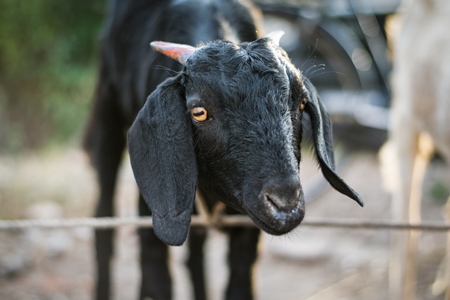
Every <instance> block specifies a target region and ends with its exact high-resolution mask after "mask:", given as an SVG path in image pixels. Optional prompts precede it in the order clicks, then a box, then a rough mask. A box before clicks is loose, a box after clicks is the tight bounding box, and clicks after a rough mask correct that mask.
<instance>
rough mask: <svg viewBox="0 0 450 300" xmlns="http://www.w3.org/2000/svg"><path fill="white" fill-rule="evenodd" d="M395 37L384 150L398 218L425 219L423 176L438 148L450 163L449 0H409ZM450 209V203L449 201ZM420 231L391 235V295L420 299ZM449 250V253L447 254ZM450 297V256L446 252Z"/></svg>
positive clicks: (398, 297) (396, 217) (383, 155)
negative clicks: (392, 174)
mask: <svg viewBox="0 0 450 300" xmlns="http://www.w3.org/2000/svg"><path fill="white" fill-rule="evenodd" d="M403 10H404V11H403V24H402V29H401V31H400V34H399V36H398V38H397V39H396V40H395V42H394V72H393V80H392V84H393V105H392V109H391V116H390V118H391V130H390V137H389V143H388V145H387V146H385V147H384V148H383V150H382V152H381V154H382V158H383V159H384V160H385V164H386V163H388V162H389V163H390V164H391V165H394V167H396V168H395V169H396V171H397V177H398V178H399V180H400V181H399V182H397V183H396V186H395V187H390V188H391V189H393V201H392V206H393V207H392V208H393V209H392V213H393V218H394V219H396V220H397V221H400V220H407V221H409V222H413V223H415V222H420V219H421V216H420V202H421V197H422V195H421V193H422V184H423V178H424V175H425V171H426V167H427V165H428V162H429V160H430V158H431V155H432V153H433V150H434V149H433V148H434V147H436V150H437V151H438V152H440V153H441V154H442V155H443V157H444V159H445V160H446V161H447V163H449V164H450V101H449V100H450V99H449V95H450V56H449V53H450V39H449V38H448V28H450V18H449V15H450V3H449V2H448V1H441V0H417V1H405V3H404V6H403ZM449 209H450V206H449ZM418 239H419V233H418V232H411V233H409V234H404V233H398V234H396V235H394V236H393V238H392V254H391V255H392V257H391V267H390V269H391V270H390V277H391V279H390V294H391V296H390V299H405V300H406V299H408V300H411V299H415V288H414V286H415V280H416V275H415V274H416V271H415V251H416V249H417V243H418ZM447 256H448V255H447ZM447 260H448V262H447V275H446V276H447V277H446V279H445V281H446V283H445V284H444V286H446V287H447V298H446V299H450V287H449V286H450V258H447Z"/></svg>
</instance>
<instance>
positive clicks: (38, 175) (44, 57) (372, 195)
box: [0, 0, 450, 300]
mask: <svg viewBox="0 0 450 300" xmlns="http://www.w3.org/2000/svg"><path fill="white" fill-rule="evenodd" d="M257 4H258V6H260V8H261V9H262V10H263V13H264V21H265V26H266V31H271V30H276V29H283V30H284V31H285V32H286V34H285V36H284V37H283V39H282V40H281V46H282V47H283V48H284V49H285V50H286V51H287V52H288V53H289V55H290V57H291V59H292V60H293V62H294V63H295V64H296V65H297V66H298V67H299V68H300V69H301V70H302V71H303V72H304V73H305V74H306V75H307V76H308V77H310V78H311V79H312V81H313V83H314V84H315V85H316V87H317V88H318V89H319V94H320V96H321V99H322V101H323V102H324V103H325V106H326V107H327V109H328V111H329V112H330V114H331V116H332V119H333V122H334V131H335V142H336V149H337V150H336V151H337V152H336V155H337V157H338V167H339V171H338V172H339V173H340V174H341V175H342V177H343V178H345V179H346V181H347V182H348V183H349V184H350V185H351V186H352V187H353V188H354V189H355V190H357V191H358V192H359V193H360V194H361V195H362V197H363V198H364V200H365V203H366V207H365V208H364V209H361V208H359V207H357V206H356V205H355V204H354V203H353V202H351V201H349V200H346V199H345V198H344V197H343V196H340V195H338V194H337V193H335V192H333V191H330V190H329V189H328V188H327V186H326V185H323V184H322V183H321V180H320V177H321V175H320V174H319V173H318V171H317V166H316V163H315V162H314V161H313V160H312V159H311V157H308V155H306V157H305V161H304V162H302V181H303V182H304V184H305V190H306V194H307V197H308V199H311V201H310V203H308V208H307V214H308V216H310V217H321V218H327V217H333V218H336V217H338V218H339V217H342V218H361V219H367V220H388V219H389V207H390V197H389V195H388V193H387V192H385V191H384V189H383V179H382V177H383V176H382V173H381V171H380V166H379V161H378V158H377V153H378V150H379V148H380V147H381V145H382V144H383V143H384V142H385V140H386V138H387V129H388V115H389V107H390V102H391V88H390V84H389V76H390V73H391V69H392V56H391V55H392V52H391V49H390V46H389V45H390V39H392V38H393V36H394V35H395V32H396V30H397V29H396V28H397V20H396V16H395V13H396V10H397V8H398V6H399V4H400V3H399V1H397V0H383V1H380V0H365V1H361V0H321V1H314V0H309V1H308V0H291V1H289V0H278V1H276V0H271V1H268V0H267V1H266V0H260V1H258V2H257ZM106 11H107V1H106V0H97V1H87V0H65V1H58V0H22V1H15V0H0V219H3V220H8V219H21V218H60V217H88V216H91V215H92V213H93V207H94V202H95V199H96V195H97V191H96V186H95V177H94V175H93V173H92V171H91V169H90V166H89V161H88V159H87V157H86V156H85V155H84V153H83V152H82V151H81V149H80V148H81V147H80V145H81V135H82V132H83V129H84V125H85V122H86V118H87V115H88V112H89V109H90V107H91V101H92V98H93V90H94V86H95V84H96V76H97V67H98V58H99V56H98V54H99V53H98V50H99V37H100V33H101V27H102V24H103V20H104V17H105V14H106ZM309 156H311V155H309ZM123 165H124V166H123V167H122V171H121V173H120V175H119V176H120V185H119V188H118V195H117V199H116V200H117V211H118V214H119V215H120V216H133V215H136V208H137V205H136V202H137V201H136V200H137V190H136V187H135V183H134V178H133V175H132V173H131V170H130V168H129V164H128V163H127V162H126V163H124V164H123ZM448 182H450V174H449V172H448V168H447V167H446V166H445V165H444V164H443V163H442V161H441V160H439V159H438V158H437V159H435V160H433V162H432V164H431V168H430V170H429V171H428V173H427V176H426V183H425V188H424V193H425V196H424V208H423V210H424V219H427V218H428V219H432V220H441V219H442V215H441V207H442V204H443V203H445V200H446V198H447V196H448V194H449V193H450V191H449V187H448V185H447V183H448ZM307 218H308V217H307ZM389 233H390V232H389V231H387V230H384V231H371V230H356V231H355V230H348V229H347V230H343V229H330V228H327V229H325V228H307V227H301V228H299V229H297V230H295V231H294V232H293V233H292V234H289V235H288V236H287V237H281V238H274V237H270V236H264V238H263V242H262V245H261V258H260V264H259V267H258V269H257V272H256V279H257V281H258V284H257V295H258V298H257V299H263V300H264V299H267V300H270V299H286V300H289V299H306V300H319V299H347V300H352V299H355V300H356V299H374V300H375V299H377V300H379V299H386V297H387V262H388V244H389ZM117 240H118V241H117V248H118V250H117V252H116V262H115V265H116V267H115V271H116V272H115V279H114V282H115V284H114V294H115V297H116V299H136V298H137V296H136V295H137V286H138V281H139V274H138V271H137V240H136V236H135V234H134V228H131V227H124V228H121V229H120V230H119V232H118V239H117ZM423 241H424V242H423V243H421V245H420V247H421V248H420V249H419V250H420V253H421V254H422V255H421V258H420V261H419V269H420V277H419V278H418V283H417V286H418V293H419V295H420V297H419V298H418V299H430V300H438V299H444V298H443V295H442V294H439V293H436V292H433V291H432V289H431V285H432V284H433V282H434V276H435V274H436V272H437V271H438V269H439V264H440V261H441V259H442V257H443V255H444V253H445V247H444V246H445V234H444V233H425V234H424V235H423ZM225 244H226V237H224V236H223V235H222V234H221V233H220V232H217V231H212V232H211V239H210V241H209V243H208V245H207V247H208V251H209V252H208V253H209V254H208V261H209V266H208V273H209V274H210V276H208V277H209V278H211V279H210V282H209V284H210V286H211V287H210V291H209V293H210V295H211V299H221V297H220V294H221V293H222V291H223V286H224V284H225V282H226V276H227V271H226V268H225V257H224V256H225V253H224V251H225V250H223V249H225V248H226V246H225ZM91 248H92V232H91V231H90V230H88V229H83V228H81V229H73V230H57V229H55V230H29V231H8V232H6V231H0V299H90V296H91V294H92V289H93V284H94V282H93V272H94V270H93V257H92V254H93V251H92V249H91ZM172 256H173V264H172V269H173V272H174V274H175V284H176V293H175V294H176V299H191V298H192V296H191V292H192V291H191V290H190V288H189V284H188V282H187V275H186V274H187V273H186V270H185V269H184V266H183V260H184V256H185V250H184V248H183V247H181V248H176V249H173V250H172Z"/></svg>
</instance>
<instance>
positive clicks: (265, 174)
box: [85, 0, 362, 300]
mask: <svg viewBox="0 0 450 300" xmlns="http://www.w3.org/2000/svg"><path fill="white" fill-rule="evenodd" d="M243 3H245V1H238V0H236V1H234V0H229V1H226V0H210V1H205V0H193V1H187V0H174V1H149V0H134V1H117V2H116V3H115V4H114V5H113V6H112V8H113V10H112V17H111V19H110V22H109V24H108V26H107V30H106V34H105V36H104V40H103V47H102V64H101V72H100V82H99V84H98V88H97V94H96V102H95V107H94V110H93V114H92V117H91V120H90V123H89V126H88V131H87V135H86V139H85V145H86V148H87V150H88V151H89V153H90V154H91V157H92V159H93V162H94V166H95V168H96V170H97V172H98V179H99V184H100V200H99V203H98V207H97V212H96V215H97V216H110V215H112V214H113V204H112V202H113V201H112V198H113V192H114V187H115V181H116V174H117V169H118V166H119V163H120V160H121V156H122V152H123V150H124V147H125V141H126V136H125V132H126V129H127V128H128V127H130V125H131V123H132V122H133V120H134V119H135V117H136V115H137V113H138V111H139V109H141V108H142V109H141V110H140V112H139V114H138V115H137V117H136V120H134V123H133V125H132V126H131V129H130V131H129V135H128V140H129V142H128V143H129V151H130V158H131V163H132V167H133V171H134V174H135V177H136V181H137V183H138V186H139V188H140V190H141V194H142V196H143V197H142V196H141V197H140V202H139V212H140V214H141V215H150V214H152V216H153V224H154V230H149V229H140V230H139V234H140V240H141V271H142V284H141V292H140V298H141V299H143V298H145V297H151V298H152V299H170V298H171V279H170V275H169V270H168V267H167V252H168V249H167V246H166V245H165V244H169V245H181V244H182V243H183V242H184V241H185V240H186V238H187V236H188V231H189V224H190V219H191V213H193V212H194V208H193V202H194V197H195V190H196V188H198V189H199V190H200V192H201V194H202V195H203V196H204V198H205V199H206V202H207V205H208V208H209V209H212V207H213V206H214V205H215V203H216V202H217V201H218V199H220V200H222V201H223V202H225V203H226V204H228V208H227V212H228V213H244V214H248V215H249V216H250V217H251V218H252V219H253V220H254V222H255V223H256V224H257V225H258V227H260V228H261V229H263V230H264V231H266V232H268V233H270V234H275V235H280V234H284V233H287V232H289V231H290V230H292V229H294V228H295V227H296V226H298V225H299V224H300V222H301V221H302V219H303V216H304V199H303V192H302V188H301V185H300V179H299V162H300V148H299V146H300V142H301V138H302V131H303V130H306V129H308V128H309V129H311V130H312V135H313V141H314V145H315V149H316V154H317V158H318V161H319V164H320V166H321V168H322V171H323V174H324V176H325V177H326V179H327V180H328V181H329V182H330V183H331V185H332V186H333V187H334V188H336V189H337V190H338V191H340V192H342V193H344V194H346V195H348V196H349V197H351V198H353V199H355V200H356V201H358V203H360V204H362V202H361V200H360V198H359V196H358V195H357V194H356V193H355V192H354V191H353V190H352V189H351V188H350V187H348V186H347V185H346V184H345V183H344V182H343V181H342V179H340V178H339V177H338V176H337V175H336V174H335V173H334V171H333V169H334V162H333V149H332V140H331V131H330V121H329V119H328V117H327V115H326V113H325V111H324V109H323V106H322V104H321V103H320V101H319V99H318V97H317V94H316V91H315V89H314V87H313V86H312V85H311V84H310V82H309V81H308V80H307V79H305V78H303V77H302V76H301V74H300V72H299V71H298V70H297V69H296V68H295V67H294V66H293V65H292V64H291V62H290V61H289V59H288V57H287V55H286V53H285V52H284V51H283V50H282V49H281V48H280V47H278V45H277V43H276V38H261V39H258V36H257V28H258V27H257V25H256V17H255V14H254V13H253V8H252V7H251V6H250V5H249V4H246V3H245V4H243ZM151 40H169V41H171V42H176V43H180V44H184V45H180V44H168V43H153V46H154V48H155V49H157V50H158V51H160V52H162V53H164V54H166V55H168V56H170V57H172V58H175V59H176V60H178V61H179V62H181V63H182V64H184V66H183V69H182V71H181V72H178V73H176V72H173V76H172V77H170V78H167V77H168V74H167V71H166V70H167V69H171V70H175V69H179V64H176V62H175V61H173V60H170V59H168V58H167V57H163V56H161V55H160V54H157V55H158V56H157V55H156V54H155V53H150V52H149V50H148V42H149V41H151ZM225 40H234V41H235V43H233V42H229V41H225ZM210 41H212V42H210ZM200 43H206V44H205V45H204V46H201V47H199V48H194V47H190V46H186V45H198V44H200ZM163 67H164V69H163ZM166 78H167V79H166ZM164 79H166V80H165V81H164ZM163 81H164V82H163ZM161 82H162V83H161ZM160 83H161V84H160ZM158 84H159V86H158V87H157V85H158ZM152 91H153V93H151V92H152ZM150 93H151V95H150V96H149V97H148V99H147V101H146V102H145V104H144V101H143V100H144V99H145V97H146V96H147V95H148V94H150ZM305 113H306V114H305ZM306 115H307V117H304V116H306ZM144 199H145V200H144ZM147 205H148V206H147ZM148 207H150V210H151V212H150V210H149V208H148ZM226 231H227V232H228V233H229V234H230V249H229V257H228V258H229V266H230V281H229V284H228V288H227V291H226V298H227V299H233V300H235V299H252V280H251V269H252V266H253V264H254V263H255V260H256V256H257V243H258V239H259V233H260V231H259V229H257V228H243V227H242V228H241V227H238V228H232V229H226ZM205 238H206V231H205V230H204V229H201V228H192V229H191V230H190V232H189V247H190V256H189V259H188V266H189V268H190V271H191V276H192V280H193V283H194V292H195V297H196V299H205V298H206V296H205V287H204V274H203V250H202V248H203V243H204V241H205ZM161 241H163V242H164V243H163V242H161ZM96 249H97V257H96V258H97V264H98V265H97V267H98V283H97V284H98V286H97V299H107V298H109V276H110V267H109V263H110V260H111V256H112V253H113V250H112V249H113V245H112V231H111V230H98V231H96Z"/></svg>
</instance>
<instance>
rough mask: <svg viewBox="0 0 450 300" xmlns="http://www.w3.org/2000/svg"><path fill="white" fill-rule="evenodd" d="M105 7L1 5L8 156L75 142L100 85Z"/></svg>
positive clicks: (1, 118) (0, 81)
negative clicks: (47, 146) (26, 149)
mask: <svg viewBox="0 0 450 300" xmlns="http://www.w3.org/2000/svg"><path fill="white" fill-rule="evenodd" d="M105 2H106V1H105V0H101V1H99V0H96V1H88V0H64V1H60V0H0V151H17V150H22V149H24V148H36V147H42V146H46V145H48V144H49V143H62V142H68V141H70V140H72V139H73V137H74V136H76V135H77V134H78V133H79V132H80V130H81V129H82V128H83V125H84V122H85V119H86V115H87V111H88V109H89V107H90V103H91V99H92V95H93V88H94V85H95V81H96V73H97V71H96V67H97V62H96V61H97V53H98V45H99V43H98V40H99V34H100V28H101V24H102V23H103V19H104V15H105V11H106V3H105Z"/></svg>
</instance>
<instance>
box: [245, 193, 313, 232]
mask: <svg viewBox="0 0 450 300" xmlns="http://www.w3.org/2000/svg"><path fill="white" fill-rule="evenodd" d="M259 203H260V205H258V206H259V207H258V208H257V209H248V210H247V214H248V215H249V217H250V218H251V219H252V220H253V222H255V224H256V225H257V226H258V227H259V228H261V229H262V230H263V231H265V232H267V233H268V234H271V235H283V234H286V233H288V232H290V231H291V230H293V229H294V228H296V227H297V226H299V225H300V223H301V222H302V220H303V218H304V216H305V209H304V201H303V199H302V198H299V199H298V201H297V202H296V204H295V205H294V206H291V207H289V208H286V209H280V208H278V206H277V205H276V204H275V203H273V201H271V200H270V198H267V199H265V200H264V201H260V202H259Z"/></svg>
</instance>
